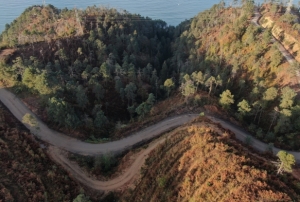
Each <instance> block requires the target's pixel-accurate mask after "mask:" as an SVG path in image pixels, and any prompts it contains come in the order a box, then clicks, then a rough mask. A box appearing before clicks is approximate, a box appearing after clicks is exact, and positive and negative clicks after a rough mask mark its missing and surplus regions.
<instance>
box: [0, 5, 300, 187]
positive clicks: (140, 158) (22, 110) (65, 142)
mask: <svg viewBox="0 0 300 202" xmlns="http://www.w3.org/2000/svg"><path fill="white" fill-rule="evenodd" d="M259 18H260V13H259V12H258V11H257V12H255V17H254V18H253V19H252V22H253V23H254V24H256V25H257V26H260V25H259V24H258V19H259ZM273 40H276V39H275V38H274V39H273ZM273 42H275V41H273ZM279 50H280V51H281V53H282V54H283V55H284V57H285V58H286V59H287V61H288V62H289V63H293V60H294V59H293V57H292V56H291V55H290V54H289V53H288V52H287V51H286V50H285V49H284V48H283V47H282V48H279ZM299 75H300V74H299ZM0 100H1V101H2V102H3V104H4V105H5V106H6V107H7V108H8V109H9V110H10V111H11V113H12V114H13V115H14V116H15V117H16V118H17V119H18V120H20V121H22V118H23V116H24V115H25V114H27V113H29V114H31V115H33V116H34V117H35V118H36V119H37V121H38V127H39V129H37V128H34V127H31V126H29V125H28V124H25V126H26V127H27V128H28V129H29V130H30V131H31V132H32V133H33V134H34V135H36V136H37V137H38V138H39V139H41V140H43V141H45V142H48V143H49V144H51V145H52V146H50V147H49V149H48V153H49V154H50V156H51V158H52V159H53V160H54V161H56V162H57V163H59V164H60V165H62V166H63V167H64V168H65V169H66V170H67V171H69V172H70V174H71V175H73V176H74V178H76V179H77V180H78V181H80V182H81V183H83V184H84V185H86V186H88V187H91V188H93V189H96V190H100V191H111V190H118V189H120V188H122V187H124V186H126V185H127V184H128V183H130V182H132V181H133V179H134V178H135V177H136V176H137V175H138V174H139V172H140V169H141V167H142V166H143V164H144V162H145V159H146V158H147V157H148V154H149V153H150V152H151V151H152V150H153V149H154V148H156V147H157V146H158V145H159V144H161V143H163V142H164V141H165V138H160V139H157V140H154V141H152V142H151V143H150V144H149V146H148V147H147V148H146V149H144V150H142V151H141V152H140V153H139V154H138V155H137V157H136V159H135V160H134V162H133V163H132V164H131V166H130V167H129V168H127V169H126V170H124V172H123V173H122V174H121V175H120V176H119V177H117V178H114V179H112V180H108V181H98V180H95V179H93V178H91V177H89V176H88V175H87V174H86V173H85V172H84V171H83V170H82V169H81V168H80V167H79V166H78V165H77V164H75V163H74V162H71V161H70V160H68V159H67V158H66V156H65V155H64V154H63V153H64V151H63V150H65V151H69V152H73V153H77V154H82V155H99V154H104V153H108V152H109V153H118V152H122V151H124V150H126V149H130V148H131V147H132V146H134V145H135V144H138V143H140V142H143V141H146V140H150V139H152V138H154V137H157V136H159V135H160V134H162V133H163V132H166V131H168V130H170V129H173V128H176V127H178V126H180V125H183V124H185V123H187V122H189V121H191V120H192V119H194V118H196V117H197V116H198V114H186V115H180V116H177V117H172V118H168V119H165V120H163V121H161V122H159V123H156V124H154V125H152V126H150V127H147V128H145V129H143V130H141V131H139V132H137V133H135V134H133V135H131V136H129V137H126V138H123V139H121V140H117V141H113V142H108V143H102V144H91V143H86V142H82V141H79V140H77V139H75V138H72V137H68V136H66V135H64V134H62V133H59V132H57V131H54V130H51V129H50V128H49V127H48V126H47V125H46V124H45V123H43V122H42V121H41V120H40V119H38V118H37V117H36V116H35V114H33V113H32V112H31V111H30V110H29V109H28V108H27V107H26V106H25V105H24V103H23V102H22V101H21V100H20V99H19V98H17V97H16V96H15V95H14V94H13V93H11V92H9V91H8V90H6V89H5V88H1V87H0ZM207 117H208V118H209V119H210V120H212V121H213V122H215V123H219V124H220V125H221V126H222V127H223V128H226V129H228V130H230V131H232V132H233V133H234V134H235V136H236V138H237V139H239V140H241V141H245V139H246V138H247V137H248V136H250V134H249V133H247V132H245V131H244V130H243V129H242V128H240V127H238V126H236V125H234V124H232V123H230V122H228V121H225V120H221V119H218V118H216V117H214V116H207ZM170 135H172V133H171V134H170ZM251 142H252V143H251V145H252V147H253V148H255V149H256V150H258V151H261V152H263V151H266V150H267V149H268V148H269V146H268V145H267V144H265V143H263V142H261V141H259V140H257V139H255V138H253V137H251ZM279 150H280V149H278V148H273V152H274V154H276V153H277V152H278V151H279ZM289 153H292V154H293V155H294V156H295V159H296V161H297V163H300V152H290V151H289Z"/></svg>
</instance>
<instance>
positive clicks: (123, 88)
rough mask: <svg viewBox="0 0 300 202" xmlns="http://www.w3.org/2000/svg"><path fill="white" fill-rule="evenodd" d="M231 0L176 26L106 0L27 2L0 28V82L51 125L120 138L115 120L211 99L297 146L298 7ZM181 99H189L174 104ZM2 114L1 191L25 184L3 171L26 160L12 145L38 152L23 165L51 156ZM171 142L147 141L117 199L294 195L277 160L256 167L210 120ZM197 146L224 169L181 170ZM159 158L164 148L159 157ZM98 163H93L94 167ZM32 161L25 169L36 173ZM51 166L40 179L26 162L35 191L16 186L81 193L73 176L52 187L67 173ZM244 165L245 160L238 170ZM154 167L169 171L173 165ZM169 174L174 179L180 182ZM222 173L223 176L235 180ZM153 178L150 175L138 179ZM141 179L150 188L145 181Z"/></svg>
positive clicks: (120, 125) (267, 138)
mask: <svg viewBox="0 0 300 202" xmlns="http://www.w3.org/2000/svg"><path fill="white" fill-rule="evenodd" d="M233 4H239V5H241V6H237V5H232V6H228V5H225V3H224V1H221V2H220V3H219V4H216V5H214V6H213V7H212V8H211V9H209V10H206V11H204V12H201V13H199V14H198V15H197V16H195V17H194V18H192V19H190V20H186V21H184V22H182V23H181V24H179V25H178V26H176V27H173V26H168V25H167V24H166V23H165V22H164V21H162V20H153V19H150V18H148V17H142V16H141V15H137V14H130V13H128V12H127V11H121V10H116V9H114V8H105V7H96V6H92V7H88V8H87V9H85V10H78V9H72V10H69V9H67V8H65V9H58V8H56V7H54V6H52V5H44V6H39V5H35V6H32V7H29V8H27V9H26V10H25V11H24V12H23V13H22V14H21V15H20V17H18V18H17V19H15V20H14V21H13V22H12V23H11V24H7V25H6V28H5V31H4V32H3V33H2V34H1V35H0V85H1V86H5V87H7V88H8V89H10V90H11V91H13V92H14V93H15V94H17V95H18V96H19V97H21V98H22V99H23V101H24V102H25V103H26V104H27V105H28V106H29V108H30V109H32V110H33V111H34V112H35V113H36V114H37V115H38V116H39V118H40V119H42V120H43V121H44V122H46V123H47V124H48V125H49V126H50V127H52V128H54V129H55V130H60V131H63V132H64V133H65V134H72V136H76V137H77V138H80V139H82V140H85V141H89V142H93V143H99V142H103V141H109V140H113V139H117V138H120V135H119V134H120V130H122V129H124V128H126V127H128V128H130V127H136V126H137V125H138V123H140V122H142V121H145V120H148V119H149V117H150V119H151V117H153V116H155V115H157V114H165V113H166V114H168V113H169V111H171V109H170V108H171V107H173V108H172V110H173V112H174V111H175V112H174V114H181V113H186V112H187V111H189V112H191V111H193V109H195V108H197V109H199V108H201V109H203V110H202V111H204V109H205V110H206V111H205V113H206V112H208V113H214V112H215V111H217V112H218V113H217V114H216V116H217V115H220V117H222V118H224V117H225V118H227V119H230V121H234V122H235V123H239V124H240V126H241V127H243V128H244V129H246V130H248V131H249V132H251V133H252V134H253V135H254V136H255V137H256V138H258V139H260V140H262V141H264V142H266V143H269V145H270V148H272V147H273V146H274V145H275V146H276V147H280V148H284V149H289V150H299V148H300V138H299V137H300V132H299V131H300V102H299V95H298V94H297V93H298V92H299V81H300V79H299V78H298V77H299V75H298V74H299V67H300V65H299V62H300V59H299V58H298V56H299V54H298V53H299V50H300V48H299V47H300V44H299V42H298V41H299V40H298V39H300V37H299V36H300V34H299V27H300V24H299V21H300V20H299V16H300V14H299V11H298V10H297V9H296V8H295V7H293V6H290V5H285V4H283V3H278V2H273V1H272V2H269V3H266V4H264V5H262V6H260V7H256V6H255V4H254V1H252V0H242V1H241V2H239V1H233ZM255 12H259V13H261V14H262V17H261V18H260V19H259V21H258V22H259V23H260V24H261V25H262V26H257V25H256V24H255V23H254V22H253V21H252V20H253V17H254V13H255ZM278 30H279V31H278ZM280 30H281V31H280ZM282 30H284V32H283V31H282ZM273 37H274V38H273ZM280 44H282V45H283V46H284V47H285V48H286V49H287V51H289V52H290V53H291V54H292V56H293V57H294V58H295V61H294V62H293V63H292V64H290V63H289V61H287V59H286V58H285V57H284V56H283V55H282V53H281V52H280V48H279V45H280ZM4 52H9V53H10V54H9V55H5V54H3V53H4ZM297 72H298V73H297ZM166 105H168V106H166ZM182 106H184V107H185V108H186V109H188V110H179V109H182ZM174 108H178V110H177V111H176V110H174ZM209 109H216V110H215V111H213V110H211V111H210V110H209ZM196 112H198V111H196ZM3 114H4V115H3ZM0 115H1V116H0V132H1V131H2V133H3V134H4V136H3V137H1V138H0V145H3V148H7V147H8V146H7V145H9V146H11V145H14V146H15V147H14V148H16V153H9V152H8V153H7V151H5V150H4V149H2V147H1V151H2V153H3V154H5V155H6V156H7V158H4V157H3V156H4V155H1V158H3V159H2V164H3V165H2V167H3V168H4V170H3V171H2V173H0V174H1V175H3V176H4V175H5V176H6V175H7V177H6V178H5V179H7V183H6V184H3V183H2V182H0V188H1V189H0V190H1V191H2V190H4V192H5V196H6V198H5V199H7V198H9V197H11V196H13V195H14V193H15V192H16V189H19V188H18V187H22V186H21V185H19V184H17V185H14V186H13V185H12V182H13V181H14V179H15V178H16V176H15V175H14V174H12V173H11V172H10V169H11V167H12V168H13V169H15V170H17V169H20V168H21V167H22V166H23V164H24V165H26V166H29V164H30V163H29V164H28V163H26V162H23V161H20V162H19V164H18V163H16V162H15V161H13V160H12V156H16V157H18V158H22V155H21V153H19V152H17V150H18V149H20V148H21V147H24V146H25V147H26V152H27V153H26V155H25V154H24V155H25V156H26V158H28V159H30V162H34V163H31V165H33V164H35V163H37V165H38V166H39V165H40V162H43V161H45V159H47V158H48V157H46V156H45V154H44V153H43V151H42V150H41V149H38V148H37V147H38V144H37V143H36V142H35V141H34V140H30V138H29V137H27V136H28V135H27V133H26V132H16V131H15V130H13V129H9V127H10V126H9V124H10V123H9V122H10V121H7V120H8V119H7V118H3V116H6V115H5V113H4V112H3V110H2V109H0ZM202 115H204V114H202ZM162 117H164V118H165V117H166V116H162ZM3 120H6V122H5V121H3ZM205 121H207V120H205ZM7 122H8V123H7ZM135 124H137V125H135ZM12 126H13V127H12V128H16V127H17V126H15V125H14V124H13V125H12ZM17 128H18V127H17ZM131 129H132V128H131ZM18 130H19V129H18ZM128 131H129V130H128ZM128 131H127V133H129V132H128ZM133 131H134V130H133ZM130 132H132V131H130ZM127 133H124V134H127ZM21 134H22V135H21ZM23 134H25V135H23ZM22 136H24V137H22ZM16 137H17V138H16ZM185 137H188V138H185ZM16 139H20V140H16ZM197 142H203V144H202V145H199V144H195V143H197ZM250 142H251V141H250V139H249V143H250ZM167 143H170V144H169V145H168V144H165V145H162V146H161V147H159V148H158V149H157V150H156V151H154V152H153V153H152V154H153V155H154V156H155V157H157V158H156V159H155V158H150V159H148V160H147V166H148V170H147V169H146V170H142V178H141V181H140V182H139V185H140V186H139V187H137V189H136V193H135V194H132V193H131V192H130V191H127V192H125V194H124V195H123V196H122V197H121V200H125V201H126V200H127V201H136V200H140V199H141V200H142V199H145V198H147V199H149V198H150V197H152V199H153V201H174V200H176V199H182V201H188V200H190V198H189V197H190V195H189V193H191V192H195V193H194V196H193V197H194V198H198V197H202V198H203V200H206V201H210V200H211V199H212V197H219V198H220V199H224V200H225V199H227V198H226V197H229V195H228V193H229V192H228V190H234V192H235V194H236V197H237V198H239V199H241V200H245V201H247V200H246V199H248V200H260V199H267V198H268V197H269V198H270V197H271V198H272V199H273V201H276V200H277V201H278V200H279V201H280V200H282V201H290V200H298V199H299V196H298V195H297V193H296V192H297V190H299V183H298V184H297V182H296V181H293V184H292V185H290V186H291V187H288V185H287V184H288V183H287V182H288V180H289V179H292V178H290V176H286V175H284V176H283V177H282V178H280V179H276V180H275V179H274V178H276V176H275V170H274V167H272V166H271V165H264V166H265V167H263V166H261V165H259V163H258V162H259V160H257V159H255V160H249V158H250V157H249V156H247V155H246V154H245V152H244V153H239V154H238V152H237V150H239V148H237V147H236V145H234V146H233V145H231V144H232V142H230V140H228V139H225V140H221V139H220V138H217V137H215V132H213V131H210V130H209V129H208V128H206V127H204V128H203V127H198V128H197V130H196V129H195V128H190V129H188V130H183V131H182V132H181V133H180V134H178V135H177V136H175V138H174V139H171V140H170V142H167ZM173 143H174V144H173ZM234 144H235V143H234ZM25 147H24V148H25ZM216 148H217V149H216ZM199 149H201V151H202V153H201V154H200V153H199V155H202V157H203V158H204V157H205V159H206V160H205V161H204V160H203V161H199V162H196V163H199V165H200V164H201V165H202V164H203V163H204V164H206V163H207V162H208V161H209V162H211V161H213V163H216V162H218V164H221V165H222V166H223V167H222V168H225V167H226V166H228V169H229V170H223V171H222V172H221V171H220V172H219V175H220V176H217V175H214V173H209V172H210V171H211V170H213V169H215V168H214V167H213V166H212V164H213V163H212V164H207V167H205V166H204V167H200V166H199V167H198V168H197V169H198V170H197V169H196V168H195V170H193V171H189V172H186V173H184V172H178V173H177V171H178V167H179V168H180V169H181V170H185V169H187V168H185V166H184V165H185V163H191V162H190V160H191V158H190V156H193V155H194V156H197V155H198V154H197V152H196V150H197V151H198V150H199ZM5 152H6V153H5ZM165 152H166V153H165ZM162 153H164V154H162ZM196 154H197V155H196ZM182 155H183V156H182ZM174 156H175V157H176V158H175V159H174V162H171V165H174V167H173V168H175V169H177V171H175V170H172V169H169V170H163V169H165V168H167V167H165V168H163V167H164V166H165V165H166V164H169V163H170V162H168V161H167V160H169V159H172V158H171V157H174ZM179 156H182V157H180V158H179ZM211 156H214V157H215V156H217V157H218V156H221V157H220V158H215V159H211V158H210V157H211ZM23 157H24V156H23ZM158 157H159V158H158ZM202 157H201V156H197V159H201V158H202ZM248 157H249V158H248ZM10 158H11V159H10ZM24 158H25V157H24ZM93 158H94V157H93ZM161 158H166V159H164V160H163V161H161V162H160V163H158V162H157V163H155V161H156V160H157V159H158V160H160V159H161ZM221 158H222V159H221ZM228 159H230V161H233V162H234V164H230V165H229V164H228V163H232V162H229V161H228ZM251 159H252V157H251ZM177 160H180V161H177ZM4 161H8V163H3V162H4ZM175 161H176V162H175ZM9 162H11V163H9ZM94 164H95V163H91V166H90V167H91V168H92V169H93V167H95V165H94ZM154 164H155V165H154ZM175 165H176V166H175ZM191 165H192V163H191ZM209 166H211V167H209ZM35 168H36V167H32V168H31V167H29V168H28V169H29V171H30V172H32V173H35V172H36V171H35ZM43 169H46V168H43ZM47 169H50V171H47V172H46V171H43V172H42V173H44V175H45V176H47V177H45V179H42V180H39V179H40V178H42V177H39V175H40V174H33V175H32V176H31V178H30V179H29V180H28V183H27V182H26V183H27V184H26V186H27V185H28V186H30V187H33V188H32V192H35V194H34V195H32V194H31V193H29V192H28V193H27V192H26V191H24V192H23V191H22V195H24V196H27V195H30V194H31V195H32V197H33V198H32V200H33V201H39V200H42V199H47V194H48V193H52V192H53V193H57V194H56V195H57V200H70V199H71V198H74V197H76V196H77V195H78V194H79V195H78V201H80V200H84V198H85V197H84V195H83V194H80V191H79V187H78V185H77V184H75V183H73V181H71V182H70V183H71V184H69V185H66V186H65V187H64V188H62V189H60V191H57V190H55V189H52V188H51V187H49V185H48V184H49V183H51V182H52V181H53V180H54V179H53V175H58V176H62V177H61V178H62V179H60V181H56V182H57V184H59V186H60V185H61V184H68V183H66V182H65V181H66V180H69V179H68V176H67V175H66V174H65V173H63V172H61V171H59V170H57V168H56V167H55V166H54V165H49V168H47ZM219 169H221V167H220V168H219ZM241 169H243V171H244V172H239V171H240V170H241ZM200 170H201V172H200ZM265 170H268V171H269V170H271V173H266V171H265ZM29 171H28V172H29ZM156 171H157V172H156ZM160 171H164V172H167V171H170V175H167V174H163V173H162V172H160ZM158 172H160V173H158ZM194 172H197V174H199V173H202V172H205V173H206V174H205V175H200V174H199V175H197V177H199V178H197V179H196V178H193V177H194V176H192V174H191V173H194ZM232 172H236V173H239V175H238V177H237V178H238V179H237V178H236V179H235V178H231V176H233V175H232ZM249 173H253V175H251V176H249V175H248V174H249ZM183 174H184V175H187V176H189V177H191V178H188V179H189V180H190V181H189V180H185V181H183V179H184V178H183ZM174 176H175V177H176V178H174ZM22 177H24V176H22ZM150 178H151V179H150ZM192 178H193V179H192ZM173 179H178V181H179V182H180V183H181V184H180V186H179V185H178V181H176V182H175V181H173ZM258 179H260V180H261V181H258ZM30 180H31V181H30ZM32 180H35V181H34V183H33V182H32ZM180 180H182V181H180ZM222 180H223V181H224V182H225V181H226V182H230V183H231V184H230V183H229V185H228V186H231V187H229V188H228V187H226V186H227V185H225V184H224V182H223V181H222ZM29 181H30V182H29ZM149 181H151V182H153V183H152V185H153V186H152V185H151V186H150V187H149V186H148V185H147V186H146V184H147V183H148V182H149ZM250 181H251V182H256V183H254V184H250V185H251V186H252V188H253V189H252V190H250V191H249V188H248V186H250V185H249V183H250ZM191 182H193V183H194V182H195V183H200V184H203V183H204V184H205V187H202V188H201V187H200V188H201V189H200V188H199V187H198V188H199V189H198V188H195V189H192V188H191V187H192V186H191ZM18 183H19V182H18ZM149 183H150V182H149ZM149 183H148V184H149ZM247 183H248V184H247ZM150 184H151V183H150ZM7 187H12V188H11V189H8V188H7ZM166 188H168V189H166ZM70 189H72V190H73V191H69V190H70ZM146 189H147V190H148V189H151V192H148V193H146V191H145V190H146ZM202 189H203V190H204V192H205V193H204V192H203V190H202ZM34 190H37V191H34ZM201 190H202V191H201ZM215 190H219V191H220V192H219V193H221V194H219V195H217V193H216V192H215ZM240 190H243V192H240ZM261 190H263V191H261ZM162 191H163V192H164V193H163V194H162ZM63 192H64V193H63ZM66 192H68V194H66V195H65V193H66ZM254 192H255V193H254ZM151 193H152V195H151V196H150V195H147V194H151ZM222 193H223V195H222ZM0 196H1V195H0ZM11 198H12V197H11ZM80 198H81V199H80ZM231 199H232V198H230V200H231ZM86 200H88V199H86ZM232 200H233V199H232ZM0 201H1V198H0Z"/></svg>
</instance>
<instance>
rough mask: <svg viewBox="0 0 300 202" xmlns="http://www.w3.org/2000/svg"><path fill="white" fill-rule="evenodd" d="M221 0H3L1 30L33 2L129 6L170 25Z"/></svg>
mask: <svg viewBox="0 0 300 202" xmlns="http://www.w3.org/2000/svg"><path fill="white" fill-rule="evenodd" d="M219 2H220V0H88V1H83V0H0V33H1V32H2V31H3V30H4V29H5V24H10V23H11V22H12V21H13V20H14V19H15V18H17V17H18V16H19V15H20V14H21V13H22V12H23V11H24V10H25V9H26V8H27V7H29V6H32V5H42V4H46V5H47V4H52V5H53V6H55V7H57V8H60V9H63V8H65V7H67V8H68V9H72V8H74V7H76V8H78V9H85V8H86V7H87V6H93V5H96V6H105V7H111V8H117V9H122V10H127V11H128V12H130V13H136V14H140V15H141V16H148V17H150V18H152V19H161V20H163V21H165V22H167V23H168V25H174V26H176V25H178V24H179V23H180V22H182V21H184V20H186V19H190V18H192V17H194V16H195V15H197V14H198V13H199V12H201V11H203V10H206V9H209V8H210V7H212V6H213V5H214V4H217V3H219ZM224 2H225V4H226V5H231V4H232V2H233V0H230V1H229V0H225V1H224Z"/></svg>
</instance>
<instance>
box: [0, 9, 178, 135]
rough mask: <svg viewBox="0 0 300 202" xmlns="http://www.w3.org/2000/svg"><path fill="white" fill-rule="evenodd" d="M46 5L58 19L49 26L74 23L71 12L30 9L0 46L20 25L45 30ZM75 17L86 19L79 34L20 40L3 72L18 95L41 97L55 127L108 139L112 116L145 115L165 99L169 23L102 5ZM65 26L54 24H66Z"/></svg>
mask: <svg viewBox="0 0 300 202" xmlns="http://www.w3.org/2000/svg"><path fill="white" fill-rule="evenodd" d="M45 10H46V11H47V12H48V13H50V14H51V13H54V14H55V13H56V15H57V16H56V18H58V19H59V20H55V19H56V18H55V19H53V22H52V21H51V22H52V24H53V23H54V24H55V23H58V22H61V21H62V20H63V19H65V20H67V21H68V22H69V21H72V20H73V21H75V18H74V12H75V10H71V11H67V10H61V11H60V10H58V9H56V8H54V7H52V6H46V7H41V6H34V7H31V8H28V9H27V10H26V11H25V12H24V13H23V14H22V15H21V17H19V18H18V19H17V20H16V22H14V23H12V24H11V26H10V27H9V28H8V29H7V30H6V31H4V33H3V34H2V43H6V41H7V40H8V38H5V36H14V35H15V34H18V33H19V31H18V29H19V27H20V26H18V23H21V24H22V25H23V27H24V29H25V27H29V26H31V25H35V26H37V29H39V30H41V29H43V28H45V26H43V24H41V23H40V22H39V21H42V20H43V16H44V15H43V13H44V12H46V11H45ZM50 11H51V12H50ZM32 13H36V16H35V17H34V18H33V17H32ZM54 14H53V15H54ZM67 14H69V15H67ZM78 15H79V14H78ZM24 16H25V17H24ZM26 16H27V17H26ZM30 16H31V17H30ZM80 16H81V18H84V19H85V20H82V21H81V20H80V22H81V25H82V27H83V28H84V29H83V33H84V34H83V35H82V36H80V35H77V34H75V35H72V37H71V35H64V37H60V35H61V34H60V33H59V32H58V31H55V32H54V33H53V35H51V37H50V38H51V39H50V40H43V39H40V40H41V41H43V42H39V43H35V42H32V43H31V44H30V45H24V46H23V45H22V46H21V47H19V48H18V51H17V52H16V53H15V56H14V57H13V59H12V60H11V61H10V62H7V63H2V64H1V68H0V69H1V76H0V77H1V80H2V82H3V83H4V84H5V85H10V86H14V89H15V91H16V92H27V93H31V94H32V95H38V100H39V101H40V102H39V104H40V106H39V108H40V109H42V108H44V109H45V110H42V111H41V112H40V113H41V114H46V115H45V117H44V119H46V120H48V121H50V122H51V123H52V124H54V125H56V126H57V127H61V128H65V129H68V130H70V129H76V130H80V131H84V133H85V134H90V135H91V137H94V135H96V134H97V135H96V136H97V137H100V136H101V137H108V136H109V135H110V133H111V132H112V130H113V128H114V125H115V123H116V122H117V121H120V122H122V121H128V120H129V119H131V118H132V117H134V116H136V114H137V115H139V116H142V117H143V116H144V114H146V113H148V112H149V111H150V109H151V107H152V106H153V104H154V103H155V100H156V99H160V98H163V97H165V93H164V91H163V90H162V89H161V88H160V85H161V84H163V81H164V80H165V79H166V78H167V76H168V73H169V71H168V63H167V62H166V61H165V60H166V59H167V58H169V57H171V55H172V52H171V50H170V49H171V48H170V47H171V45H170V43H171V41H172V40H173V30H174V28H172V27H167V26H166V23H165V22H163V21H157V20H156V21H153V20H151V19H149V18H144V17H141V16H139V15H132V14H129V13H127V12H125V11H124V12H122V13H120V12H118V11H116V10H115V9H107V8H101V7H88V8H87V9H86V10H84V11H82V13H81V14H80ZM23 18H24V19H23ZM26 19H27V21H26ZM24 20H25V21H24ZM37 20H39V21H38V22H39V23H37V22H36V21H37ZM23 21H24V22H23ZM51 22H49V23H50V24H51ZM50 24H49V26H50ZM67 25H68V26H69V24H67ZM67 25H65V26H63V25H59V26H60V27H61V28H64V29H68V26H67ZM71 25H72V23H71ZM51 26H52V25H51ZM53 26H54V25H53ZM20 29H21V30H22V28H20ZM8 32H13V34H7V33H8ZM31 36H35V35H34V34H31ZM18 44H20V42H18ZM21 44H22V43H21ZM27 97H28V95H27ZM29 104H32V103H29ZM101 134H104V135H101Z"/></svg>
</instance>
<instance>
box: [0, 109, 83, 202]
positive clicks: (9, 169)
mask: <svg viewBox="0 0 300 202" xmlns="http://www.w3.org/2000/svg"><path fill="white" fill-rule="evenodd" d="M0 167H1V169H0V201H18V202H22V201H24V202H25V201H53V202H55V201H71V200H73V199H74V198H75V197H76V195H78V193H79V186H78V184H77V183H76V182H74V181H73V180H72V179H70V178H69V176H68V174H67V173H66V172H65V171H63V170H61V169H60V168H59V167H58V166H57V165H56V164H54V163H52V162H51V160H50V158H49V157H48V156H47V154H46V153H45V151H44V150H43V149H42V148H41V145H40V144H39V143H37V142H36V141H35V140H34V139H33V137H32V136H31V135H30V133H29V132H28V130H27V129H25V128H24V126H22V125H21V124H20V122H18V121H17V120H16V119H15V118H14V117H13V116H12V115H11V114H10V113H9V112H8V111H7V110H6V109H4V108H3V106H2V104H0Z"/></svg>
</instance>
